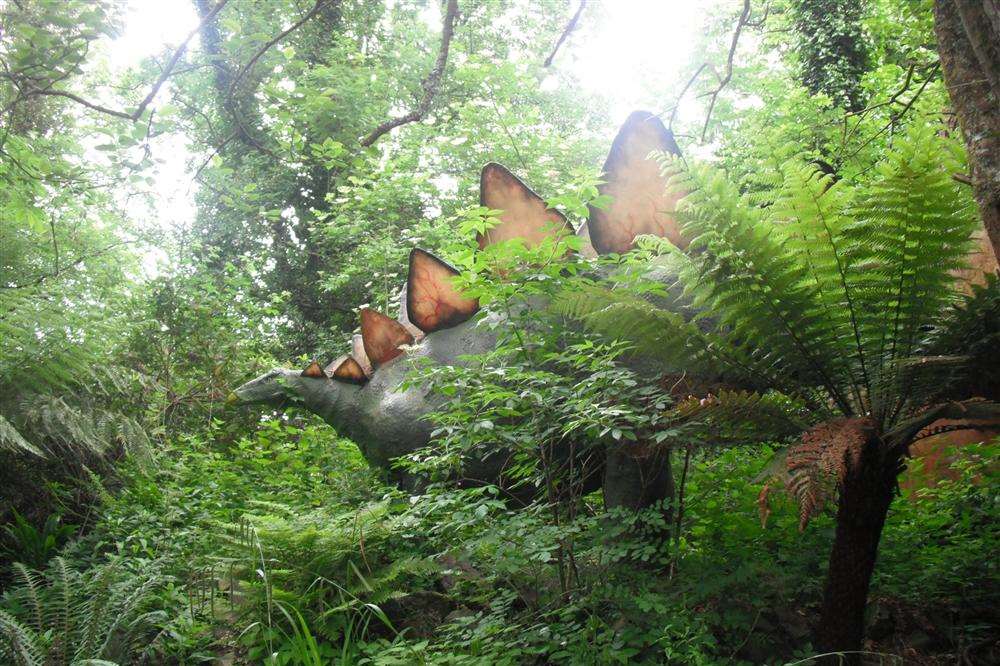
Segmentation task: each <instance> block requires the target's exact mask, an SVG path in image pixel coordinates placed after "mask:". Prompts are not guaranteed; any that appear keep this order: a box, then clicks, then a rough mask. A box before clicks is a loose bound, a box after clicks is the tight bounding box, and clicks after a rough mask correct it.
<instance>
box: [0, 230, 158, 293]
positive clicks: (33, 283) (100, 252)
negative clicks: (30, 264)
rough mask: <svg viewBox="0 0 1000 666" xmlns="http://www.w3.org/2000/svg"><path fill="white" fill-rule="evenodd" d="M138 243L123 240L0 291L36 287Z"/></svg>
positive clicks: (3, 286)
mask: <svg viewBox="0 0 1000 666" xmlns="http://www.w3.org/2000/svg"><path fill="white" fill-rule="evenodd" d="M138 242H139V241H138V240H123V241H119V242H117V243H112V244H110V245H107V246H105V247H103V248H101V249H100V250H97V251H96V252H91V253H89V254H85V255H82V256H80V257H77V259H76V260H75V261H73V262H72V263H70V264H69V265H68V266H65V267H63V269H62V271H58V272H56V273H45V274H43V275H39V276H38V277H36V278H34V279H32V280H30V281H29V282H22V283H20V284H0V289H24V288H26V287H37V286H38V285H40V284H41V283H43V282H45V281H46V280H48V279H49V278H53V277H58V276H59V275H60V273H65V272H66V271H68V270H69V269H71V268H76V267H77V266H79V265H80V264H82V263H83V262H85V261H87V260H89V259H95V258H97V257H100V256H101V255H104V254H106V253H108V252H110V251H111V250H114V249H115V248H118V247H121V246H123V245H131V244H132V243H138Z"/></svg>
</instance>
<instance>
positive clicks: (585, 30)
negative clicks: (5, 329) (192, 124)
mask: <svg viewBox="0 0 1000 666" xmlns="http://www.w3.org/2000/svg"><path fill="white" fill-rule="evenodd" d="M236 1H237V2H240V1H243V0H236ZM542 1H546V0H542ZM720 1H722V0H689V1H685V0H597V1H595V0H591V3H590V6H589V7H588V8H587V9H586V10H585V12H584V15H583V17H582V19H581V26H582V27H581V28H580V29H578V30H577V31H576V32H574V34H573V35H571V36H570V38H569V40H568V41H567V42H565V43H564V44H563V46H562V48H561V50H560V52H559V55H558V56H557V58H556V61H555V66H556V67H560V68H569V69H571V70H572V71H574V72H575V73H576V75H577V76H578V77H579V78H580V80H581V83H582V84H583V86H584V87H585V88H587V89H590V90H592V91H599V92H602V93H604V94H605V95H607V96H609V97H610V98H611V100H612V112H613V117H615V118H616V120H615V123H616V124H617V123H618V122H620V121H621V120H623V119H624V118H625V117H626V116H627V115H628V113H629V112H630V111H632V110H634V109H647V110H650V111H653V112H654V113H656V112H662V111H664V110H666V109H668V108H670V106H671V105H672V104H673V102H674V99H673V96H674V94H675V93H673V91H672V90H671V92H670V93H669V94H664V93H663V92H662V91H666V90H670V89H671V84H672V83H674V82H675V81H677V80H678V78H679V77H680V73H681V71H682V69H683V68H684V67H685V66H686V65H687V64H688V63H689V61H690V59H691V52H692V50H693V49H694V48H695V45H696V40H697V36H698V34H699V33H700V32H701V28H702V23H703V21H704V17H705V13H706V11H707V10H708V9H709V8H710V7H712V6H713V5H715V4H717V3H718V2H720ZM575 6H576V4H575V2H574V3H573V8H572V9H574V10H575ZM559 7H560V10H559V11H560V12H562V11H564V9H563V8H562V5H561V4H560V5H559ZM566 18H567V19H568V18H569V16H568V15H567V16H566ZM197 24H198V17H197V15H196V13H195V11H194V7H193V5H192V3H191V2H189V1H186V0H169V1H166V2H164V1H163V0H130V2H129V4H128V9H127V11H126V15H125V25H124V30H123V31H122V34H121V36H120V37H119V38H118V39H116V40H114V41H113V42H112V43H111V45H110V48H109V51H108V57H109V61H110V64H111V66H112V67H113V68H114V69H117V70H122V69H125V68H128V67H131V66H134V65H136V64H138V63H139V62H141V61H142V59H143V58H146V57H148V56H151V55H154V54H157V53H160V52H162V51H163V49H164V47H165V46H175V45H177V44H179V43H180V42H181V41H182V40H183V39H184V37H185V36H186V35H187V33H188V32H190V31H191V30H192V29H193V28H194V27H195V26H196V25H197ZM191 45H192V48H196V47H197V46H196V45H197V39H195V40H193V41H192V43H191ZM651 91H657V94H654V93H652V92H651ZM693 106H694V105H693V104H688V105H687V107H688V108H693ZM684 109H685V106H682V113H683V111H684ZM154 148H155V150H154V158H156V159H157V160H159V161H160V163H159V165H158V167H157V172H156V180H157V185H156V189H157V190H158V192H159V193H160V201H159V203H158V205H157V206H156V210H155V211H154V213H153V214H154V215H155V217H156V218H157V219H156V220H155V222H156V224H158V225H159V226H160V227H161V228H176V227H178V226H184V225H186V224H187V223H188V222H190V220H191V219H193V216H194V212H195V211H194V206H193V203H192V197H191V193H192V192H193V190H194V186H193V185H192V182H191V175H190V174H188V173H186V171H187V169H188V168H189V165H190V164H191V163H192V162H193V161H196V160H197V159H198V158H197V157H196V156H192V155H190V154H189V153H188V152H187V151H186V150H185V149H184V145H183V140H182V139H181V138H179V137H165V138H164V139H163V140H162V141H161V145H159V146H155V147H154Z"/></svg>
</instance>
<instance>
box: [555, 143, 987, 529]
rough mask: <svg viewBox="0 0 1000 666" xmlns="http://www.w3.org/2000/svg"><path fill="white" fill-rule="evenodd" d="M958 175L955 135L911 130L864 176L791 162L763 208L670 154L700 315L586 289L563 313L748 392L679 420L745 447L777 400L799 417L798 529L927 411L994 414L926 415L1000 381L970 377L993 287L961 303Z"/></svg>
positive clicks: (688, 277)
mask: <svg viewBox="0 0 1000 666" xmlns="http://www.w3.org/2000/svg"><path fill="white" fill-rule="evenodd" d="M957 164H958V158H956V157H955V153H954V144H953V143H952V142H951V140H950V139H947V138H943V137H941V136H939V135H938V133H936V132H935V127H934V126H933V125H926V124H916V125H914V127H913V128H912V129H911V130H910V132H909V133H908V134H907V135H906V136H903V137H898V140H897V141H896V144H895V148H894V150H893V151H892V153H891V154H890V155H889V156H888V157H887V158H886V159H885V160H884V161H883V162H882V163H880V164H879V165H878V166H877V169H876V171H875V172H874V173H873V174H872V175H871V176H870V177H869V178H868V179H867V180H866V181H865V182H864V183H860V184H854V185H852V184H850V183H846V182H834V180H833V179H832V178H831V177H830V176H827V175H824V174H822V173H819V172H817V171H816V170H815V168H813V167H812V166H810V165H808V164H804V163H801V162H797V161H792V162H789V163H787V164H786V165H785V166H784V168H783V169H782V172H781V173H782V179H781V182H780V183H776V185H775V188H774V190H773V192H771V193H761V192H756V193H755V195H754V196H755V197H756V198H757V199H760V200H766V201H767V202H769V205H768V206H767V207H766V208H760V207H758V206H755V205H753V204H752V203H750V202H748V201H747V200H746V199H744V198H742V197H741V196H740V195H739V194H738V192H737V190H736V189H735V187H734V186H733V185H732V184H730V183H729V182H728V181H727V180H726V178H725V176H724V175H723V174H721V173H718V172H717V171H715V170H714V169H712V168H710V167H708V166H704V165H698V164H693V165H692V164H686V163H682V162H680V161H677V160H674V159H672V158H669V157H664V158H663V168H664V172H665V174H667V175H669V177H670V180H669V183H670V184H669V186H670V187H671V188H675V189H677V190H679V191H683V192H688V194H687V195H686V196H685V197H684V198H683V199H682V200H681V202H680V204H679V205H678V211H677V217H678V220H679V222H680V224H681V228H682V231H683V234H684V235H685V237H686V238H688V239H690V245H689V248H688V249H687V251H686V252H680V251H679V250H677V249H676V248H673V247H672V246H670V247H667V258H668V262H669V265H670V266H671V268H672V270H673V271H674V273H675V274H676V276H677V280H678V281H679V283H680V285H681V286H682V287H683V293H684V296H685V297H686V298H687V299H689V300H690V301H691V302H692V303H693V304H694V305H695V306H696V307H700V308H701V309H702V311H703V314H702V315H701V316H699V317H696V318H694V319H692V320H686V319H685V318H684V317H682V316H681V315H679V314H677V311H678V308H677V307H676V306H677V304H676V303H672V304H668V305H669V307H668V308H667V309H663V308H661V307H658V306H656V305H654V304H652V303H650V302H648V301H647V300H644V299H642V298H640V297H638V296H632V295H630V294H628V293H625V294H623V293H622V291H623V289H621V288H619V289H616V290H609V289H605V288H600V287H596V286H594V285H592V284H584V285H583V286H582V287H580V288H574V289H573V290H572V291H567V292H566V293H564V294H562V295H560V296H559V297H558V298H557V299H556V300H555V302H554V307H555V309H556V310H557V311H559V312H562V313H563V314H566V315H570V316H573V317H577V318H580V319H582V320H583V321H584V322H585V323H586V324H587V325H588V326H590V327H591V328H593V329H594V330H596V331H599V332H602V333H605V334H607V335H610V336H612V337H616V338H619V339H622V340H625V341H628V342H630V343H632V345H633V346H634V348H635V352H636V353H637V354H645V355H649V356H651V357H654V358H658V359H665V360H668V361H670V362H671V363H672V364H673V365H672V369H673V370H674V371H675V372H680V371H688V372H691V373H693V374H696V375H699V374H700V375H702V376H710V377H718V378H720V379H722V380H723V381H726V382H728V383H729V384H730V385H731V386H734V387H737V388H742V389H749V390H750V391H751V392H749V393H741V392H739V391H736V392H730V393H729V394H728V395H721V394H720V395H719V396H708V397H706V396H698V398H699V399H694V400H687V401H683V402H681V403H680V404H679V405H678V406H677V407H676V408H675V410H674V414H675V418H676V419H679V420H681V421H684V420H688V421H694V422H702V423H709V424H710V423H713V420H714V422H715V423H725V424H727V426H728V427H729V433H730V434H731V435H734V436H736V437H739V436H740V431H739V429H738V428H737V427H736V426H738V424H739V423H740V421H742V422H743V423H744V424H752V423H754V422H755V421H759V420H760V417H761V416H762V415H763V414H760V413H754V411H753V410H752V409H745V408H744V407H746V406H747V405H752V404H754V400H756V399H757V398H758V397H759V396H760V395H763V394H765V393H766V392H767V391H768V390H770V391H772V392H773V391H776V392H777V394H779V395H780V394H784V395H785V396H788V397H789V398H791V399H792V400H793V402H798V403H801V404H802V405H803V406H804V407H806V410H805V411H804V412H803V413H800V414H797V415H796V417H797V421H796V422H797V431H798V432H802V433H803V434H802V436H801V438H800V439H799V441H798V443H797V444H795V445H794V446H792V447H791V448H790V450H789V453H788V456H787V457H786V458H785V470H784V472H783V474H782V478H783V480H784V481H785V482H786V485H787V487H788V488H789V490H790V491H791V492H792V494H793V495H795V496H796V497H797V499H798V500H799V501H800V506H801V507H802V524H803V526H804V525H805V523H806V522H808V519H809V517H810V516H811V515H813V514H814V513H815V511H816V510H818V508H819V506H821V504H822V502H823V501H824V500H826V499H828V498H831V497H833V496H835V492H834V490H835V489H836V487H837V484H839V483H840V482H841V481H842V480H843V479H844V478H845V475H846V474H848V472H849V471H850V464H849V463H850V461H851V460H852V459H856V456H855V458H850V455H851V454H852V452H854V453H857V447H858V446H861V445H862V444H864V445H865V446H867V445H868V444H870V443H871V442H872V441H878V442H881V445H880V446H881V449H882V452H881V453H880V454H879V455H878V456H876V457H875V458H874V459H877V460H882V461H883V463H882V464H885V465H887V466H888V467H889V468H891V467H892V465H893V464H894V463H892V460H894V459H895V457H897V456H901V455H905V454H906V452H907V449H908V446H909V443H910V442H912V440H913V438H914V437H917V436H918V435H919V433H920V432H921V428H924V427H926V426H927V425H929V424H930V423H931V422H932V421H933V420H934V419H935V418H941V417H942V416H944V415H945V414H950V415H951V416H952V417H953V418H965V417H963V414H964V415H969V414H972V413H973V412H975V413H976V414H978V415H980V417H990V415H991V414H992V415H993V418H998V417H1000V408H998V407H997V406H996V405H994V404H993V403H989V402H985V403H983V402H978V403H977V402H968V401H965V402H962V403H941V404H939V405H937V406H936V407H931V404H932V403H933V401H934V400H935V399H943V400H948V399H955V398H956V397H957V398H969V397H971V396H970V394H969V392H968V388H969V387H971V386H980V387H982V388H985V389H987V390H988V389H989V387H991V386H992V387H993V390H994V391H995V389H996V386H995V384H996V383H997V382H996V380H995V376H996V373H994V374H993V375H990V377H993V378H994V379H990V378H987V379H986V380H984V381H978V380H975V381H974V378H975V377H977V376H978V377H979V378H982V377H984V376H986V375H987V374H989V373H988V372H987V366H989V365H990V364H991V363H992V364H993V365H994V366H995V355H996V347H995V345H991V344H990V343H991V342H995V341H997V340H1000V332H998V326H1000V297H998V296H996V293H997V292H996V290H997V281H996V279H995V278H992V279H990V280H989V281H988V286H987V287H983V288H980V289H977V290H976V291H975V292H974V298H973V299H972V300H970V301H969V302H968V303H967V305H966V306H965V307H964V308H959V307H955V306H956V304H957V303H958V302H959V301H960V300H961V299H960V294H961V293H962V291H963V289H964V285H963V284H961V283H960V282H959V281H958V280H957V278H956V277H955V275H956V271H957V269H959V268H961V267H962V265H963V261H964V257H965V256H966V253H967V252H968V251H969V250H970V249H971V244H970V238H971V236H972V233H973V231H974V230H975V228H976V218H975V211H974V208H973V206H972V202H971V199H970V197H969V195H968V193H967V192H965V191H963V190H962V189H961V188H960V187H959V185H958V184H957V183H955V182H954V180H953V179H952V178H951V174H952V173H953V172H954V171H955V169H956V168H958V166H957ZM658 245H659V246H661V247H662V246H665V245H666V244H665V243H662V242H661V243H659V244H658ZM955 386H957V387H958V390H957V391H956V389H955V388H950V387H955ZM720 397H721V399H720ZM969 418H971V417H969ZM720 419H721V421H720ZM859 424H863V426H864V427H863V429H862V430H863V433H862V430H858V429H857V428H858V427H860V426H859ZM851 428H854V430H852V429H851ZM773 432H774V433H775V434H782V433H784V434H789V435H790V434H794V433H795V432H796V429H795V428H789V429H785V430H783V429H782V428H780V427H778V428H775V429H774V431H773ZM850 433H855V434H856V435H857V436H854V437H851V436H848V435H849V434H850ZM858 433H862V434H864V436H863V437H862V436H861V434H858ZM743 434H744V435H745V438H746V439H747V440H750V439H752V438H754V437H755V436H756V437H759V433H755V432H754V430H753V429H752V428H744V429H743ZM715 436H716V437H717V438H718V437H719V435H718V433H715ZM866 459H867V458H866ZM893 473H894V472H893ZM764 496H765V497H766V493H764Z"/></svg>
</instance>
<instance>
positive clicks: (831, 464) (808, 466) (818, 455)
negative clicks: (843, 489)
mask: <svg viewBox="0 0 1000 666" xmlns="http://www.w3.org/2000/svg"><path fill="white" fill-rule="evenodd" d="M872 428H873V422H872V420H871V419H870V418H838V419H831V420H829V421H824V422H823V423H820V424H818V425H815V426H813V427H812V428H810V429H809V430H807V431H806V432H804V433H803V434H802V437H801V439H800V441H799V443H798V444H796V445H795V446H793V447H791V448H790V449H789V450H788V457H787V458H786V465H787V467H788V480H787V488H788V492H789V493H790V494H791V495H792V496H793V497H794V498H795V500H796V501H797V502H798V504H799V530H800V531H801V530H804V529H805V528H806V525H808V524H809V520H810V519H811V518H812V517H813V516H814V515H816V513H817V512H818V511H819V510H820V509H821V508H822V507H823V505H824V504H825V503H826V501H827V500H828V499H829V498H830V497H831V496H832V494H833V491H834V490H835V488H836V486H837V485H838V484H840V483H841V482H842V481H843V480H844V478H845V477H846V476H847V473H848V471H849V470H850V469H851V468H852V467H855V466H857V465H858V463H859V461H860V458H861V451H862V449H863V448H864V445H865V442H867V441H868V439H869V437H870V435H871V431H872Z"/></svg>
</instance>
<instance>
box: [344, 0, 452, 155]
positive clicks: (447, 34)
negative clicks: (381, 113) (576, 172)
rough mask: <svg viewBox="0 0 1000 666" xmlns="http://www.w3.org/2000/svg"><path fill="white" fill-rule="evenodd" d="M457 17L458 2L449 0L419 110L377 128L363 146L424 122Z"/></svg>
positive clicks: (443, 64) (442, 68) (432, 99)
mask: <svg viewBox="0 0 1000 666" xmlns="http://www.w3.org/2000/svg"><path fill="white" fill-rule="evenodd" d="M457 15H458V0H448V9H447V10H446V11H445V15H444V26H443V28H442V30H441V50H440V51H438V56H437V62H435V63H434V69H432V70H431V72H430V74H428V75H427V77H426V78H425V79H424V80H423V83H422V87H423V89H424V96H423V99H421V100H420V104H418V105H417V108H415V109H413V110H412V111H410V112H409V113H407V114H406V115H405V116H400V117H399V118H393V119H391V120H387V121H385V122H384V123H382V124H381V125H379V126H378V127H376V128H375V129H374V130H372V131H371V132H370V133H369V134H368V136H366V137H365V138H363V139H361V145H362V146H364V147H365V148H367V147H369V146H371V145H372V144H374V143H375V142H376V141H378V140H379V139H380V138H381V137H382V136H383V135H384V134H387V133H388V132H390V131H392V130H394V129H396V128H397V127H399V126H401V125H406V124H407V123H412V122H416V121H418V120H422V119H423V117H424V116H425V115H427V111H429V110H430V108H431V102H432V101H434V95H436V94H437V90H438V87H439V86H440V85H441V75H442V74H444V67H445V65H446V64H447V62H448V48H449V46H450V45H451V37H452V35H453V34H454V32H455V17H456V16H457Z"/></svg>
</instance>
